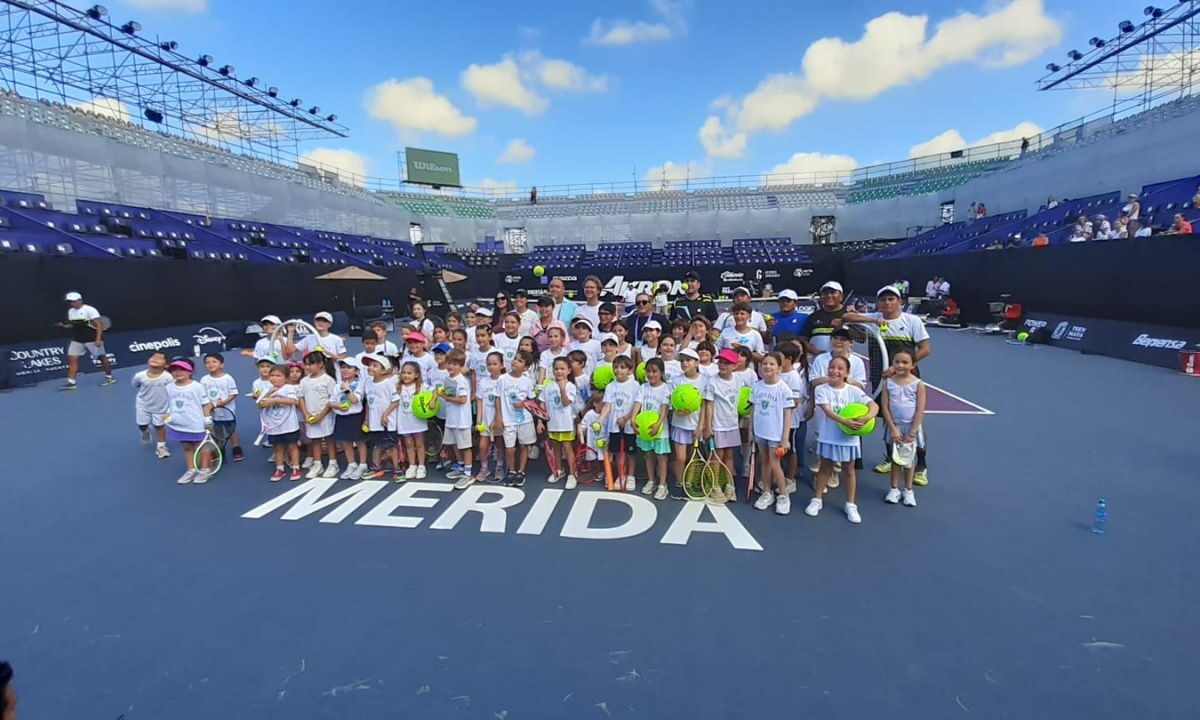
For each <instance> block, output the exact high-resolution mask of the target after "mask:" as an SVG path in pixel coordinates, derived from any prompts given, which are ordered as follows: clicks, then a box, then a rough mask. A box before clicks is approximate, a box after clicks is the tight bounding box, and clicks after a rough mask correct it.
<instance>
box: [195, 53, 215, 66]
mask: <svg viewBox="0 0 1200 720" xmlns="http://www.w3.org/2000/svg"><path fill="white" fill-rule="evenodd" d="M196 62H198V63H200V66H201V67H208V66H209V65H212V64H213V56H212V55H201V56H200V57H199V58H197V59H196Z"/></svg>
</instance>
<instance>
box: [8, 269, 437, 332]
mask: <svg viewBox="0 0 1200 720" xmlns="http://www.w3.org/2000/svg"><path fill="white" fill-rule="evenodd" d="M334 269H336V268H333V267H329V266H324V265H322V266H303V265H300V266H298V265H262V264H248V263H247V264H232V263H208V262H191V261H180V260H163V261H131V260H96V259H83V258H63V257H38V256H19V255H9V256H0V307H3V308H5V318H4V321H3V322H2V323H0V344H9V343H14V342H23V341H26V340H38V339H43V338H47V339H48V338H62V339H64V340H65V339H66V333H65V331H63V330H59V329H55V328H54V327H53V324H54V323H57V322H62V321H64V320H65V319H66V313H67V306H66V304H65V303H64V302H63V294H64V293H66V292H68V291H71V290H75V291H78V292H80V293H82V294H83V298H84V302H86V303H88V304H89V305H94V306H95V307H96V308H97V309H99V310H100V312H101V313H103V314H105V315H107V316H108V317H110V318H112V321H113V332H124V331H129V330H143V329H151V328H163V327H173V326H177V325H186V324H191V323H203V322H207V321H210V320H211V319H212V318H245V317H255V316H257V317H261V316H262V315H263V314H265V313H273V314H276V315H284V316H289V315H295V314H298V313H301V312H305V313H308V312H312V311H313V309H314V308H321V309H326V310H329V311H331V312H336V311H342V312H347V313H349V312H351V310H352V307H351V306H352V300H351V298H352V297H354V298H356V299H357V302H358V304H359V305H377V304H379V303H380V302H381V301H382V300H383V299H384V298H387V299H390V300H392V301H393V302H395V303H397V304H398V305H399V307H398V308H397V310H398V311H401V312H403V311H404V303H403V301H404V298H406V297H407V295H408V291H409V288H411V287H413V286H417V285H419V282H418V279H417V275H416V273H413V272H411V271H401V270H397V269H394V268H372V272H375V273H377V274H379V275H384V276H386V277H387V278H388V280H386V281H358V282H350V281H342V280H333V281H329V280H314V278H315V277H316V276H317V275H321V274H323V273H326V272H329V271H331V270H334Z"/></svg>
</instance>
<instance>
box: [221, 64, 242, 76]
mask: <svg viewBox="0 0 1200 720" xmlns="http://www.w3.org/2000/svg"><path fill="white" fill-rule="evenodd" d="M217 72H219V73H221V74H222V75H224V76H225V77H229V76H231V75H234V74H236V72H237V70H236V69H235V68H234V67H233V66H232V65H222V66H221V69H220V70H218V71H217Z"/></svg>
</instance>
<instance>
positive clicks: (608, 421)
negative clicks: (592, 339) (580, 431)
mask: <svg viewBox="0 0 1200 720" xmlns="http://www.w3.org/2000/svg"><path fill="white" fill-rule="evenodd" d="M613 375H614V379H613V380H612V382H610V383H609V384H608V385H607V386H606V387H605V388H604V402H603V406H602V409H601V411H600V419H599V420H598V421H597V422H599V423H600V426H601V428H602V430H603V431H604V432H606V433H608V451H609V452H610V453H612V454H613V455H615V456H616V457H617V478H616V483H617V486H618V487H619V486H620V484H621V483H622V482H624V484H625V491H626V492H633V491H634V490H636V489H637V481H636V480H635V479H634V476H633V465H632V463H631V464H630V466H629V468H628V472H625V471H626V467H625V465H624V463H625V455H626V454H628V453H633V452H634V451H635V450H636V449H637V435H636V434H635V433H634V431H633V407H634V404H635V403H636V402H637V400H638V397H639V396H640V395H641V386H640V385H639V384H638V381H637V380H634V379H633V361H632V360H630V359H629V358H627V357H625V356H624V355H618V356H617V357H616V359H615V360H613ZM593 427H594V426H593Z"/></svg>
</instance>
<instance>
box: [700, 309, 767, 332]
mask: <svg viewBox="0 0 1200 720" xmlns="http://www.w3.org/2000/svg"><path fill="white" fill-rule="evenodd" d="M733 326H734V321H733V313H731V312H728V311H726V312H723V313H721V314H720V315H718V316H717V321H716V322H715V323H713V327H714V328H716V329H717V330H719V331H721V332H724V331H725V330H726V329H729V328H732V327H733ZM746 327H748V328H751V329H753V330H757V331H759V332H766V331H767V321H766V318H764V317H763V314H762V313H760V312H759V311H757V310H751V311H750V320H748V321H747V322H746Z"/></svg>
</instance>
